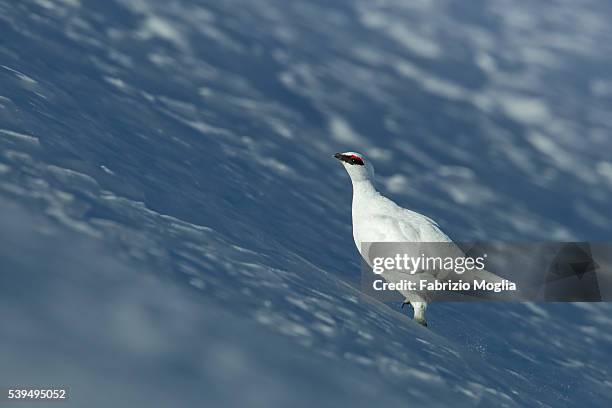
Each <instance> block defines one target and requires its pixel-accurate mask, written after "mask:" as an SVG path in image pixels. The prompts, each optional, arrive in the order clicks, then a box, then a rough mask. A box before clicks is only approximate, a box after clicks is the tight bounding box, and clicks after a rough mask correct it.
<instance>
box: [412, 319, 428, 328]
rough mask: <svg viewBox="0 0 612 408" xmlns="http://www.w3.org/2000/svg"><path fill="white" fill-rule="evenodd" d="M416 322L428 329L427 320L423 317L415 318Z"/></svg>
mask: <svg viewBox="0 0 612 408" xmlns="http://www.w3.org/2000/svg"><path fill="white" fill-rule="evenodd" d="M414 321H415V322H417V323H418V324H420V325H421V326H423V327H427V320H425V319H424V318H422V317H421V318H418V317H415V318H414Z"/></svg>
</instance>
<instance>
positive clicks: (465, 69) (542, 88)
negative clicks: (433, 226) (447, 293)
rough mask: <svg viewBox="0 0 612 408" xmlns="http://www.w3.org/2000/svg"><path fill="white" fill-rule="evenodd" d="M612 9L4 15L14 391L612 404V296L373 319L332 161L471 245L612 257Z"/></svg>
mask: <svg viewBox="0 0 612 408" xmlns="http://www.w3.org/2000/svg"><path fill="white" fill-rule="evenodd" d="M611 15H612V5H611V4H610V3H609V2H606V1H604V0H601V1H580V2H578V1H575V0H567V1H538V2H528V1H516V0H503V1H502V0H495V1H461V2H458V1H456V2H452V1H442V0H433V1H403V0H386V1H382V0H356V1H334V2H330V1H322V0H317V1H312V0H311V1H286V0H257V1H254V0H252V1H247V0H243V1H237V0H223V1H215V2H213V1H209V2H206V1H187V0H182V1H176V0H172V1H161V0H160V1H134V0H124V1H97V0H87V1H86V0H63V1H51V0H38V1H25V0H19V1H15V0H2V1H0V143H1V154H0V211H1V212H0V236H1V238H0V240H1V241H0V267H1V273H0V386H9V385H66V386H69V387H70V389H71V393H72V400H71V404H70V405H72V406H79V407H85V406H87V407H109V406H126V407H135V406H148V407H151V406H160V407H169V406H196V405H200V406H239V407H272V406H279V407H286V406H293V407H302V406H304V407H312V406H339V405H340V404H345V405H349V404H350V406H352V407H358V406H365V407H371V406H403V407H405V406H436V405H438V406H448V405H449V404H457V405H459V406H473V405H478V404H481V406H490V405H491V404H495V405H497V404H500V405H502V406H526V405H530V406H584V405H590V406H603V405H605V404H606V402H609V401H610V399H611V398H612V379H611V370H610V360H611V357H612V334H611V329H612V308H611V307H610V305H608V304H539V305H533V304H497V303H493V304H492V303H487V304H434V305H433V306H432V307H431V308H430V309H429V311H428V317H429V322H430V328H429V329H425V328H422V327H420V326H418V325H417V324H415V323H413V322H412V321H411V320H410V318H409V317H408V316H406V314H401V313H400V310H399V309H398V305H383V304H379V303H375V302H372V303H365V302H363V301H361V300H360V299H359V293H358V291H357V290H356V289H355V288H356V287H357V285H358V281H359V271H360V264H359V258H358V256H357V253H356V250H355V249H354V246H353V242H352V236H351V229H350V228H351V227H350V198H351V197H350V196H351V191H350V183H349V180H348V176H347V175H346V174H345V173H344V171H343V170H342V168H341V166H340V165H339V164H338V163H337V162H336V161H335V160H334V159H332V157H331V156H332V154H333V153H335V152H336V151H342V150H349V149H350V150H359V151H363V152H364V153H366V154H368V155H369V157H370V158H371V159H372V160H373V161H374V163H375V165H376V169H377V172H378V175H379V176H380V181H381V187H382V190H383V191H384V192H386V193H387V194H389V195H390V196H391V197H392V198H394V199H395V200H396V201H398V202H399V203H400V204H402V205H403V206H406V207H410V208H413V209H415V210H417V211H420V212H423V213H425V214H427V215H429V216H432V217H434V218H435V219H437V220H439V222H440V224H441V226H442V227H443V228H444V229H445V230H446V231H447V232H448V233H449V234H450V235H451V236H452V237H453V238H454V239H457V240H469V239H489V240H494V239H504V240H530V239H540V240H568V239H576V240H577V239H587V240H606V239H608V240H609V239H610V236H611V230H612V225H611V221H610V201H611V200H612V159H611V151H612V149H611V147H612V142H611V138H610V134H611V132H612V115H611V109H612V45H611V44H612V28H611V26H610V24H609V19H610V16H611ZM404 313H406V312H404ZM20 406H27V405H20ZM35 406H38V405H35ZM62 406H63V405H62Z"/></svg>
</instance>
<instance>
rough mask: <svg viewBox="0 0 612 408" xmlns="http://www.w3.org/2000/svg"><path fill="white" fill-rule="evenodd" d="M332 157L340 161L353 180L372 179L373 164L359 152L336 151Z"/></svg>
mask: <svg viewBox="0 0 612 408" xmlns="http://www.w3.org/2000/svg"><path fill="white" fill-rule="evenodd" d="M334 157H335V158H336V159H338V160H340V162H341V163H342V165H343V166H344V169H345V170H346V172H347V173H348V174H349V176H350V177H351V180H352V181H353V182H357V181H365V180H369V181H372V182H373V181H374V166H372V163H370V161H369V160H368V159H366V157H365V156H364V155H363V154H361V153H356V152H344V153H336V154H334Z"/></svg>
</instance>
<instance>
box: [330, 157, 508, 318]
mask: <svg viewBox="0 0 612 408" xmlns="http://www.w3.org/2000/svg"><path fill="white" fill-rule="evenodd" d="M334 157H335V158H336V159H338V160H340V161H341V163H342V165H343V166H344V168H345V169H346V171H347V173H348V174H349V176H350V177H351V182H352V183H353V205H352V215H353V238H354V240H355V245H356V246H357V250H358V251H359V253H360V254H361V255H362V257H363V258H364V260H366V261H367V262H368V263H369V259H368V256H367V249H366V248H363V247H362V243H374V242H424V243H428V242H448V243H452V241H451V239H450V238H449V237H448V236H447V235H446V234H444V233H443V232H442V231H441V230H440V228H439V227H438V224H437V223H436V222H435V221H433V220H432V219H431V218H428V217H426V216H424V215H422V214H419V213H417V212H414V211H410V210H407V209H405V208H402V207H400V206H398V205H397V204H395V203H394V202H393V201H391V200H390V199H388V198H386V197H384V196H382V195H381V194H380V193H379V192H378V191H376V188H375V187H374V167H373V166H372V164H371V163H370V161H369V160H368V159H366V157H365V156H364V155H363V154H360V153H356V152H345V153H336V154H335V155H334ZM453 246H454V245H453ZM457 250H458V251H461V250H460V249H458V247H457ZM364 252H365V253H364ZM460 253H461V254H463V252H460ZM370 266H371V265H370ZM383 277H384V278H385V280H387V281H394V280H395V281H397V280H398V279H397V275H395V276H393V275H391V276H385V274H383ZM447 277H450V276H447ZM479 277H480V278H483V279H485V280H487V281H491V282H498V281H500V280H501V278H499V277H498V276H496V275H494V274H492V273H490V272H487V271H484V270H483V271H480V272H479ZM400 293H402V295H404V297H405V298H406V300H405V301H404V304H410V305H412V308H413V309H414V320H415V321H417V322H418V323H420V324H422V325H423V326H427V321H426V320H425V309H426V308H427V300H428V297H427V294H426V293H417V292H415V291H411V292H409V293H404V292H400Z"/></svg>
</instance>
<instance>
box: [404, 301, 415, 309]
mask: <svg viewBox="0 0 612 408" xmlns="http://www.w3.org/2000/svg"><path fill="white" fill-rule="evenodd" d="M406 305H408V306H410V308H411V309H413V310H414V307H413V306H412V303H410V302H409V301H407V300H404V302H403V303H402V309H403V308H404V306H406Z"/></svg>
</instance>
